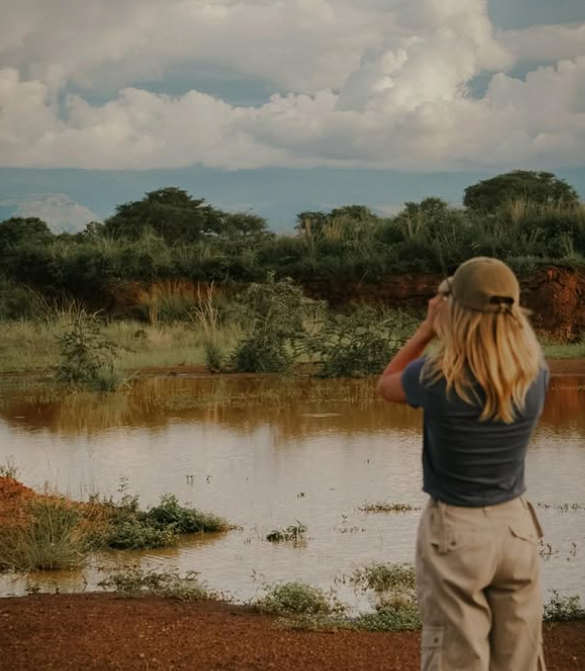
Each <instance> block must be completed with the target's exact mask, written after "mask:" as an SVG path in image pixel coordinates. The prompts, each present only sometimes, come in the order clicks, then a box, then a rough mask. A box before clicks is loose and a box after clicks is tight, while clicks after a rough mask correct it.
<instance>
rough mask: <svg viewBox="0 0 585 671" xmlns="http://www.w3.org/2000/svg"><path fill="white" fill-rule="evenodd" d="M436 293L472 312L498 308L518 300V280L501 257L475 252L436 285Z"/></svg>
mask: <svg viewBox="0 0 585 671" xmlns="http://www.w3.org/2000/svg"><path fill="white" fill-rule="evenodd" d="M439 293H440V294H445V295H451V296H452V297H453V300H454V301H456V302H457V303H459V305H461V306H462V307H464V308H467V309H468V310H475V311H476V312H502V310H503V309H506V308H507V309H508V310H510V309H511V308H512V307H514V306H516V307H517V306H518V305H519V304H520V284H519V283H518V280H517V278H516V275H514V272H513V271H512V269H511V268H509V267H508V266H507V265H506V264H505V263H503V261H500V260H498V259H492V258H489V257H487V256H477V257H475V258H474V259H469V261H466V262H465V263H462V264H461V265H460V266H459V268H457V270H456V271H455V274H454V275H453V276H452V277H449V278H447V279H446V280H444V281H443V282H441V285H440V286H439Z"/></svg>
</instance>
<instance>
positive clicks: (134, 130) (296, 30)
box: [0, 0, 585, 171]
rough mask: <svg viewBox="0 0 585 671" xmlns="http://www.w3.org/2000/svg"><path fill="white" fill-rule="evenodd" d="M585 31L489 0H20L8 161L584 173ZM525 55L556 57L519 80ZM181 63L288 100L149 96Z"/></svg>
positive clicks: (1, 147) (2, 30)
mask: <svg viewBox="0 0 585 671" xmlns="http://www.w3.org/2000/svg"><path fill="white" fill-rule="evenodd" d="M584 30H585V24H584V25H580V24H569V25H567V26H546V27H538V28H528V29H525V30H521V31H518V30H515V31H508V32H506V31H501V30H496V29H495V27H494V26H493V25H492V23H491V22H490V20H489V18H488V14H487V11H486V5H485V3H484V2H482V0H335V1H334V0H255V1H253V0H207V1H203V0H141V1H138V0H116V1H115V2H114V0H95V1H94V2H92V3H91V6H90V7H89V8H88V5H87V3H78V2H74V0H53V1H52V2H51V3H47V2H45V1H44V0H21V2H20V3H19V5H18V6H17V7H16V6H15V7H12V8H10V12H9V11H8V8H7V7H4V8H3V9H0V63H2V67H1V69H0V165H3V166H11V167H47V168H48V167H76V168H103V169H110V168H114V169H124V168H175V167H186V166H189V165H194V164H202V165H205V166H209V167H218V168H224V169H228V170H233V169H242V168H259V167H267V166H285V167H316V166H335V167H374V168H395V169H400V170H413V171H417V170H420V171H435V170H451V169H465V168H483V167H486V168H490V167H496V166H497V167H515V166H518V165H520V164H521V165H524V166H528V165H530V166H533V167H543V166H547V167H550V166H554V167H571V166H579V165H583V150H584V149H585V48H584V47H583V45H584V44H585V40H584V39H583V34H584V33H583V31H584ZM523 60H524V61H525V60H529V61H537V62H542V61H550V62H553V64H552V65H547V66H541V67H537V68H535V69H534V70H533V71H531V72H529V73H528V74H527V76H526V77H525V78H524V79H518V78H514V77H512V76H510V74H509V72H510V71H511V68H512V67H513V66H514V64H515V63H517V62H519V61H523ZM178 65H181V66H183V67H193V68H197V67H201V66H209V65H213V66H221V67H224V68H228V69H230V70H232V71H234V72H238V73H241V74H242V75H245V76H247V77H251V78H262V79H263V80H266V81H269V82H271V84H272V85H273V86H274V90H278V91H288V93H286V94H275V95H273V96H272V97H271V98H270V100H269V101H268V102H266V103H265V104H263V105H262V106H260V107H237V106H233V105H230V104H228V103H227V102H225V101H223V100H221V99H219V98H216V97H213V96H211V95H208V94H205V93H202V92H199V91H196V90H191V91H188V92H186V93H184V94H183V95H180V96H170V95H164V94H156V93H151V92H148V91H146V90H144V89H142V88H141V87H140V85H139V83H138V82H140V81H146V80H153V79H157V78H158V79H160V80H161V81H162V82H163V84H164V77H165V73H166V72H167V71H168V69H169V68H172V67H174V66H178ZM485 72H488V73H491V74H490V77H491V80H490V83H489V86H488V87H487V91H486V93H485V95H484V96H483V97H482V98H480V99H477V98H474V97H473V96H472V95H471V93H470V90H471V83H472V81H473V79H474V77H476V76H477V75H479V74H481V73H485ZM72 87H77V88H78V89H80V88H81V89H83V91H84V93H83V95H80V94H79V93H78V94H72V93H70V91H71V90H72ZM92 91H93V92H100V94H101V95H107V97H108V98H109V100H108V101H107V102H105V103H102V104H90V102H88V97H89V92H92Z"/></svg>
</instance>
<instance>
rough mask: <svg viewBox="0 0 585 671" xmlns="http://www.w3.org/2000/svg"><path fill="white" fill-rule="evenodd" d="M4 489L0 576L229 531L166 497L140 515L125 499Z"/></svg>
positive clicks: (219, 521) (132, 499)
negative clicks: (6, 507)
mask: <svg viewBox="0 0 585 671" xmlns="http://www.w3.org/2000/svg"><path fill="white" fill-rule="evenodd" d="M9 484H10V486H11V489H12V490H14V492H15V494H13V498H12V499H10V498H9V499H8V501H9V502H10V505H11V508H10V515H9V516H8V519H7V520H6V521H3V523H2V525H0V570H2V569H3V570H7V569H8V570H14V571H29V570H33V569H36V570H53V569H69V568H73V567H76V566H81V565H82V564H83V563H84V561H85V559H86V557H87V555H88V554H89V553H90V552H95V551H98V550H106V549H115V550H123V549H145V548H159V547H169V546H173V545H176V544H177V543H178V541H179V537H180V535H181V534H193V533H216V532H221V531H227V530H229V529H231V528H232V527H231V526H230V525H229V524H228V522H226V520H224V519H223V518H221V517H218V516H216V515H211V514H209V513H202V512H200V511H199V510H197V509H195V508H190V507H185V506H181V505H179V503H178V501H177V498H176V497H175V496H172V495H166V496H163V497H162V498H161V502H160V504H159V505H158V506H154V507H152V508H150V509H148V510H146V511H143V510H140V508H139V504H138V498H137V497H132V496H128V495H125V496H124V497H123V498H122V501H121V502H120V503H115V502H114V501H112V500H111V499H110V500H105V501H104V500H100V499H99V498H98V497H94V498H92V499H91V500H90V501H89V502H88V503H77V502H74V501H71V500H69V499H66V498H65V497H61V496H55V495H37V494H32V495H31V494H21V493H20V491H21V490H20V488H21V487H22V486H21V485H20V484H19V483H18V482H16V481H13V482H10V483H9ZM14 497H16V498H14ZM18 497H22V498H21V499H20V500H19V499H18Z"/></svg>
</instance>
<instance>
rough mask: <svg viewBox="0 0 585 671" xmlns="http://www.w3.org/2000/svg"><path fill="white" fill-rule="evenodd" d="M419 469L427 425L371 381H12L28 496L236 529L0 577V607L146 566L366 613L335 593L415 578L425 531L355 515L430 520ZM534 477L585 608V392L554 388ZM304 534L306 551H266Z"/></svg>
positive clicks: (559, 574)
mask: <svg viewBox="0 0 585 671" xmlns="http://www.w3.org/2000/svg"><path fill="white" fill-rule="evenodd" d="M420 455H421V413H420V412H419V411H415V410H412V409H410V408H407V407H404V406H390V405H387V404H385V403H383V402H382V401H380V400H378V399H376V398H375V396H374V394H373V383H372V381H363V380H361V381H316V380H307V379H284V380H283V379H274V378H249V379H248V378H233V379H232V378H209V377H206V378H197V377H181V376H175V377H165V378H151V379H143V380H136V381H134V383H133V384H132V386H131V388H129V389H128V390H126V391H125V392H121V393H116V394H107V395H101V396H100V395H96V394H73V395H71V394H65V393H64V392H62V391H58V390H56V389H55V388H53V387H50V386H48V385H46V384H45V385H41V384H33V383H31V382H30V381H23V380H11V381H6V380H5V381H4V382H3V383H2V384H1V385H0V463H5V462H6V460H7V459H8V458H10V457H11V458H12V459H13V461H14V462H15V463H16V465H17V466H18V468H19V477H20V479H21V480H22V481H23V482H24V483H25V484H27V485H29V486H32V487H35V488H42V487H43V486H45V485H49V486H50V487H51V488H54V489H57V490H58V491H60V492H62V493H66V494H69V495H70V496H72V497H74V498H78V499H83V498H87V497H88V496H89V495H90V494H92V493H96V492H99V493H100V494H102V495H106V496H109V495H113V496H114V497H116V496H119V495H120V494H119V490H120V489H124V490H125V491H127V492H129V493H131V494H137V495H138V496H139V497H140V501H141V503H142V504H143V505H144V506H147V505H152V504H155V503H157V502H158V500H159V498H160V496H161V495H162V494H165V493H173V494H175V495H176V496H177V497H178V498H179V499H180V501H181V502H183V503H186V502H188V503H191V504H192V505H194V506H196V507H198V508H201V509H204V510H209V511H212V512H215V513H218V514H221V515H223V516H225V517H226V518H227V519H228V520H229V521H230V522H232V523H234V524H237V525H239V527H240V528H239V529H237V530H235V531H231V532H229V533H226V534H221V535H216V536H212V537H201V536H197V537H185V538H184V539H183V540H182V542H181V544H180V546H179V547H177V548H172V549H165V550H150V551H146V552H117V553H105V554H103V555H100V556H99V557H96V558H95V559H94V560H93V561H92V563H91V565H90V566H89V567H88V568H87V569H86V570H85V571H84V572H73V573H53V574H39V573H37V574H31V575H30V576H28V577H26V578H24V577H18V576H9V575H4V576H1V577H0V594H1V595H8V594H21V593H24V592H25V591H26V590H27V589H30V588H40V589H41V590H54V589H59V590H60V591H77V590H81V589H89V588H92V587H94V586H95V585H96V583H97V582H98V581H99V580H100V579H102V577H103V574H102V573H101V571H99V570H98V569H97V567H98V566H107V567H112V566H122V565H124V564H130V563H141V564H142V565H143V566H144V567H149V568H157V569H161V570H167V569H178V570H179V571H181V572H184V571H188V570H195V571H198V572H200V574H201V578H202V579H203V581H204V582H205V583H207V584H208V585H209V586H210V587H211V588H213V589H218V590H222V591H224V592H227V593H229V594H230V595H231V597H232V598H233V599H234V600H247V599H250V598H252V597H254V596H255V595H257V594H258V593H260V592H261V588H262V585H263V584H265V583H275V582H280V581H289V580H301V581H304V582H308V583H310V584H313V585H318V586H321V587H324V588H329V587H332V586H334V585H336V586H337V587H336V588H337V589H338V590H339V592H340V595H341V596H342V598H345V599H346V600H349V601H352V600H353V603H354V604H357V603H358V601H359V600H358V601H356V597H354V596H353V595H350V594H349V592H348V588H346V587H343V586H339V582H337V581H336V580H335V579H336V578H340V577H341V576H343V575H347V574H349V573H351V572H352V571H353V570H354V569H355V568H356V567H358V566H363V565H365V564H367V563H369V562H373V561H376V562H412V560H413V548H414V539H415V534H416V526H417V522H418V517H419V515H420V512H419V511H417V510H414V511H411V512H402V513H379V514H371V513H364V512H361V511H360V510H359V508H360V507H361V506H362V505H363V504H364V503H375V502H379V501H386V502H396V503H406V504H410V505H412V506H414V507H418V506H422V505H424V504H425V502H426V495H424V494H423V493H422V492H421V491H420V487H421V465H420ZM526 471H527V472H526V477H527V483H528V495H529V497H530V498H531V500H532V501H533V502H535V503H539V504H542V507H540V508H538V512H539V516H540V518H541V521H542V524H543V527H544V528H545V531H546V539H545V541H546V543H547V545H545V546H543V576H544V585H545V590H546V591H549V590H551V589H556V590H558V591H559V592H560V593H561V594H566V595H570V594H580V595H581V598H582V599H583V600H585V379H584V378H571V377H563V378H556V379H553V380H552V382H551V389H550V393H549V396H548V399H547V404H546V408H545V411H544V414H543V417H542V420H541V422H540V425H539V428H538V430H537V431H536V434H535V436H534V438H533V441H532V444H531V447H530V449H529V453H528V457H527V463H526ZM565 503H567V504H577V509H575V510H573V509H571V508H569V510H567V511H563V509H562V508H561V506H562V505H563V504H565ZM296 521H300V522H302V523H303V524H305V525H306V526H307V527H308V532H307V538H306V541H304V542H302V543H300V544H297V545H294V544H292V543H281V544H276V545H275V544H271V543H269V542H267V541H266V540H265V536H266V534H267V533H268V532H269V531H271V530H272V529H273V528H275V527H282V526H288V525H291V524H295V523H296ZM548 544H550V545H548ZM358 605H359V604H358Z"/></svg>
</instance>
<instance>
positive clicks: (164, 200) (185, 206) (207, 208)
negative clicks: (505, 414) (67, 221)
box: [104, 186, 223, 244]
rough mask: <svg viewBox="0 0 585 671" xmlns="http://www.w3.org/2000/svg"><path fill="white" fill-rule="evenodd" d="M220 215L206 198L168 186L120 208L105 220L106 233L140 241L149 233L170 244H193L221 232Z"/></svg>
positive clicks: (119, 206)
mask: <svg viewBox="0 0 585 671" xmlns="http://www.w3.org/2000/svg"><path fill="white" fill-rule="evenodd" d="M222 214H223V213H221V212H218V211H216V210H214V209H213V207H211V205H208V204H207V203H206V202H205V200H204V199H203V198H192V197H191V196H190V195H189V194H188V193H187V192H186V191H184V190H183V189H179V188H177V187H173V186H169V187H166V188H164V189H158V190H157V191H150V192H149V193H147V194H146V195H145V196H144V198H143V199H142V200H138V201H134V202H131V203H124V204H123V205H118V207H117V208H116V214H114V216H112V217H110V218H109V219H107V220H106V221H105V224H104V233H105V234H106V235H111V236H113V237H116V238H126V239H129V240H138V239H139V238H140V237H142V235H143V234H144V233H145V232H146V231H147V230H149V229H150V230H152V231H154V232H155V233H156V234H157V235H159V236H160V237H162V238H164V239H165V241H166V242H167V243H169V244H174V243H176V242H194V241H196V240H199V239H200V238H201V237H203V236H206V235H209V234H217V233H219V232H220V229H221V220H222Z"/></svg>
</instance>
